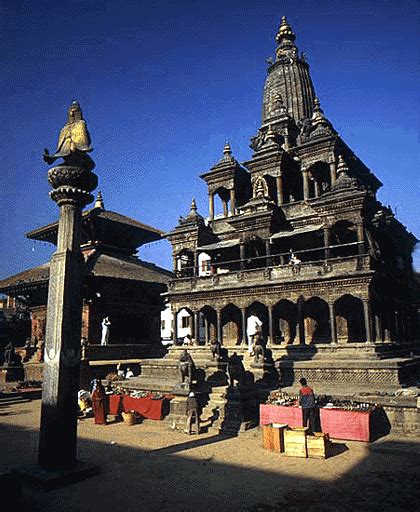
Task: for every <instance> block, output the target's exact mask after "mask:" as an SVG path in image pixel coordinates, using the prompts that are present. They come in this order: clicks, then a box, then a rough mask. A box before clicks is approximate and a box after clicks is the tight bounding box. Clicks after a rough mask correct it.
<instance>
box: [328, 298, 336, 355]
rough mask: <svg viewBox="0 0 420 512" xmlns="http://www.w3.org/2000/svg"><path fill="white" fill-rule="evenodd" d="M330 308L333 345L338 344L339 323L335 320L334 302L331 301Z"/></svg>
mask: <svg viewBox="0 0 420 512" xmlns="http://www.w3.org/2000/svg"><path fill="white" fill-rule="evenodd" d="M328 308H329V311H330V327H331V343H332V344H333V345H336V344H337V325H336V322H335V312H334V303H333V302H329V303H328Z"/></svg>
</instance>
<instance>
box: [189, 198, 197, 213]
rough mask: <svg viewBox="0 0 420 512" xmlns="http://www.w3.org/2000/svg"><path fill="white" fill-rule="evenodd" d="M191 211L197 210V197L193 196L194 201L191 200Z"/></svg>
mask: <svg viewBox="0 0 420 512" xmlns="http://www.w3.org/2000/svg"><path fill="white" fill-rule="evenodd" d="M190 210H191V212H196V211H197V204H196V202H195V198H194V197H193V199H192V201H191V208H190Z"/></svg>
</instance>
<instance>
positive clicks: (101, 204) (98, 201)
mask: <svg viewBox="0 0 420 512" xmlns="http://www.w3.org/2000/svg"><path fill="white" fill-rule="evenodd" d="M93 207H94V208H100V209H101V210H105V205H104V200H103V197H102V194H101V191H100V190H98V194H97V195H96V200H95V204H94V206H93Z"/></svg>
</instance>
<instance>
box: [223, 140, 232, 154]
mask: <svg viewBox="0 0 420 512" xmlns="http://www.w3.org/2000/svg"><path fill="white" fill-rule="evenodd" d="M223 154H224V155H229V156H230V155H231V154H232V148H231V147H230V144H229V141H228V140H227V141H226V142H225V147H224V148H223Z"/></svg>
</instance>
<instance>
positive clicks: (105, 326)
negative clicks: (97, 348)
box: [101, 316, 111, 346]
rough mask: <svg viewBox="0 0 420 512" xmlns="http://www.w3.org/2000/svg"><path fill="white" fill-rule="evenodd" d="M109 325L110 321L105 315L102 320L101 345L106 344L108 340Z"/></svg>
mask: <svg viewBox="0 0 420 512" xmlns="http://www.w3.org/2000/svg"><path fill="white" fill-rule="evenodd" d="M110 327H111V321H110V320H109V318H108V317H107V316H106V317H105V318H104V319H103V320H102V337H101V345H102V346H106V345H108V342H109V328H110Z"/></svg>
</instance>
